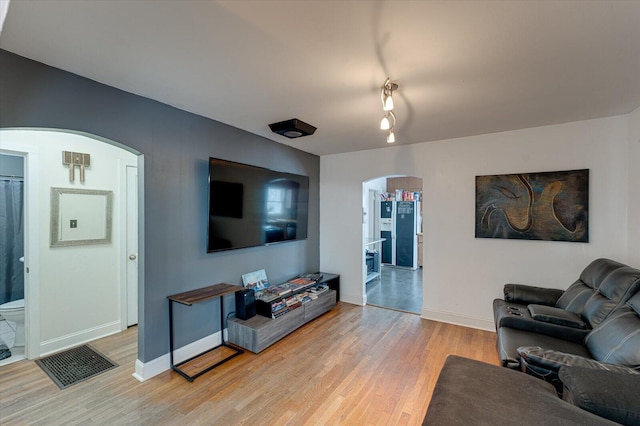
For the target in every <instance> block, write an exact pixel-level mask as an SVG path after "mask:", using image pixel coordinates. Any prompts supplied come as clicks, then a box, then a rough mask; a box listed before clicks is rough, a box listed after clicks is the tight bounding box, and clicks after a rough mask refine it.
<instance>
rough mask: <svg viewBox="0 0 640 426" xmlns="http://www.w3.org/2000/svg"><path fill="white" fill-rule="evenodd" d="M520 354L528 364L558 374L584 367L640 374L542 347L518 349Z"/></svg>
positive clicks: (627, 368) (621, 367)
mask: <svg viewBox="0 0 640 426" xmlns="http://www.w3.org/2000/svg"><path fill="white" fill-rule="evenodd" d="M518 354H519V355H520V357H521V358H522V360H523V361H525V362H526V363H527V364H529V365H531V366H533V367H542V368H544V369H547V370H549V371H556V372H557V371H558V370H560V368H561V367H582V368H591V369H595V370H607V371H612V372H618V373H627V374H639V372H638V371H637V370H635V369H633V368H630V367H625V366H622V365H614V364H606V363H603V362H598V361H596V360H595V359H591V358H585V357H582V356H579V355H573V354H568V353H565V352H560V351H554V350H550V349H544V348H541V347H540V346H521V347H519V348H518Z"/></svg>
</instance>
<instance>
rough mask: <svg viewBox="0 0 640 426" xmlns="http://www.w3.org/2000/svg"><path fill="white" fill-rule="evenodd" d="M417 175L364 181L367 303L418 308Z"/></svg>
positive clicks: (419, 232)
mask: <svg viewBox="0 0 640 426" xmlns="http://www.w3.org/2000/svg"><path fill="white" fill-rule="evenodd" d="M422 240H423V235H422V179H421V178H418V177H410V176H385V177H380V178H376V179H372V180H370V181H367V182H364V184H363V247H364V257H365V265H364V268H365V269H366V275H365V276H366V278H365V287H366V288H365V291H366V303H367V304H368V305H374V306H379V307H383V308H388V309H395V310H399V311H404V312H410V313H415V314H421V312H422Z"/></svg>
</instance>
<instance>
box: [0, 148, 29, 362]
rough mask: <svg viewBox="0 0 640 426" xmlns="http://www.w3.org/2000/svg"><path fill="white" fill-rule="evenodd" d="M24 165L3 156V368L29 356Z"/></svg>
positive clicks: (0, 281) (0, 298) (0, 283)
mask: <svg viewBox="0 0 640 426" xmlns="http://www.w3.org/2000/svg"><path fill="white" fill-rule="evenodd" d="M24 163H25V157H24V155H21V154H19V153H9V152H8V151H2V152H0V231H1V232H0V271H1V272H0V365H5V364H9V363H12V362H15V361H20V360H22V359H24V358H25V356H26V350H25V349H26V348H25V345H26V331H25V324H26V321H25V312H24V306H25V276H24V256H25V252H24V236H25V226H24V216H25V215H24V212H25V209H24V198H25V197H24V194H25V181H24V176H25V174H24V169H25V168H24Z"/></svg>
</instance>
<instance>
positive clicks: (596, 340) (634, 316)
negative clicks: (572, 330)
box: [585, 293, 640, 367]
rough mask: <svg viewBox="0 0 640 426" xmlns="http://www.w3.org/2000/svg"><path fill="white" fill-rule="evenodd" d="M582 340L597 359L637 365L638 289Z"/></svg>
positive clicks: (639, 350) (639, 362)
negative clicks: (624, 303)
mask: <svg viewBox="0 0 640 426" xmlns="http://www.w3.org/2000/svg"><path fill="white" fill-rule="evenodd" d="M585 344H586V345H587V348H588V349H589V351H590V352H591V355H593V358H594V359H596V360H598V361H600V362H606V363H609V364H618V365H626V366H628V367H638V366H640V293H636V294H635V295H634V296H633V297H632V298H631V299H629V302H628V303H627V304H626V305H625V306H623V307H621V308H618V309H616V310H615V312H614V313H613V314H611V316H610V317H609V318H607V320H605V321H604V322H603V323H602V324H600V325H599V326H598V327H596V328H595V329H593V330H592V331H591V332H589V334H587V337H586V339H585Z"/></svg>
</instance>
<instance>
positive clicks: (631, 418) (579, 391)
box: [559, 367, 640, 425]
mask: <svg viewBox="0 0 640 426" xmlns="http://www.w3.org/2000/svg"><path fill="white" fill-rule="evenodd" d="M559 377H560V380H561V381H562V383H563V386H564V391H563V393H562V398H563V399H564V400H565V401H567V402H570V403H572V404H574V405H576V406H578V407H580V408H582V409H583V410H587V411H589V412H591V413H594V414H597V415H599V416H602V417H605V418H607V419H609V420H613V421H615V422H618V423H621V424H624V425H638V424H640V392H639V391H638V389H640V374H626V373H618V372H611V371H606V370H593V369H591V368H579V367H562V368H561V369H560V372H559Z"/></svg>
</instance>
